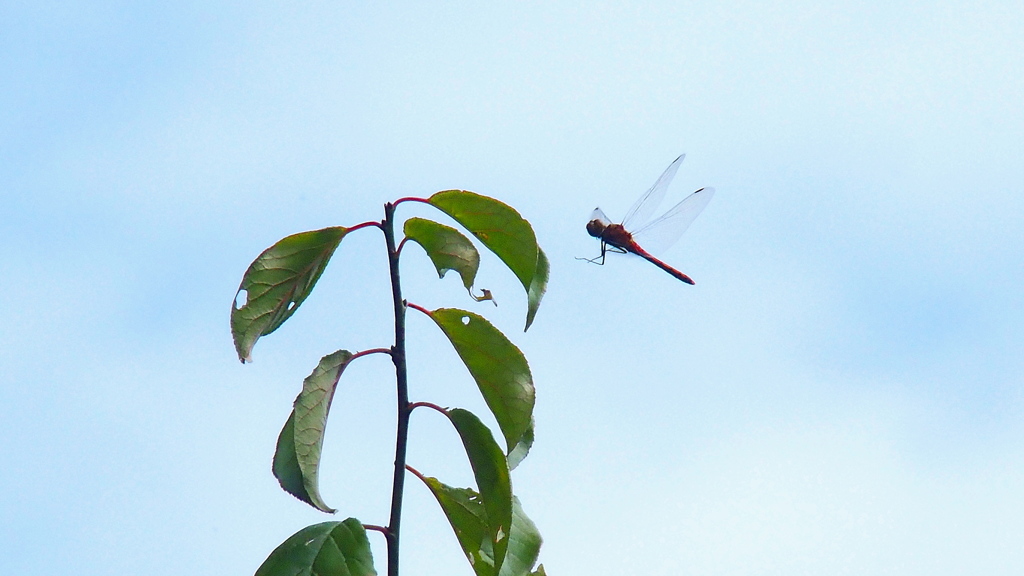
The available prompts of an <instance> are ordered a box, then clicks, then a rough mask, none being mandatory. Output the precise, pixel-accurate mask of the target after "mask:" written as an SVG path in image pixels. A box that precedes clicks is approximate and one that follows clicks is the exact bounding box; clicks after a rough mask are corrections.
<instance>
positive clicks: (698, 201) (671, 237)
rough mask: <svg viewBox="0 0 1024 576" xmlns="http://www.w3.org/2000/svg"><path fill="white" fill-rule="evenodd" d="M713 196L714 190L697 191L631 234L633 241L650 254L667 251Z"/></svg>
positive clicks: (703, 189) (702, 189)
mask: <svg viewBox="0 0 1024 576" xmlns="http://www.w3.org/2000/svg"><path fill="white" fill-rule="evenodd" d="M714 195H715V189H714V188H701V189H700V190H697V191H696V192H694V193H693V194H690V195H689V196H687V197H686V198H683V201H682V202H680V203H679V204H676V205H675V206H673V207H672V209H671V210H669V211H668V212H665V214H664V215H662V216H661V217H660V218H658V219H657V220H654V221H653V222H651V223H650V224H647V225H646V226H644V227H643V228H641V229H639V230H637V231H636V232H633V239H634V240H636V242H637V244H639V245H640V246H642V247H643V248H644V249H645V250H647V251H648V252H650V253H651V254H658V253H660V252H662V251H664V250H667V249H668V248H669V247H671V246H672V245H673V244H675V243H676V242H677V241H678V240H679V237H680V236H682V235H683V233H684V232H686V229H687V228H689V227H690V224H693V221H694V220H695V219H696V218H697V216H698V215H699V214H700V213H701V212H702V211H703V210H704V208H705V207H706V206H707V205H708V202H710V201H711V197H712V196H714Z"/></svg>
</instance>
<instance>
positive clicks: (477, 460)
mask: <svg viewBox="0 0 1024 576" xmlns="http://www.w3.org/2000/svg"><path fill="white" fill-rule="evenodd" d="M447 414H448V418H449V419H450V420H451V421H452V424H453V425H455V429H456V431H458V433H459V437H460V438H462V444H463V446H465V448H466V455H467V456H468V457H469V463H470V466H472V468H473V476H474V478H475V479H476V486H477V490H478V491H479V493H480V499H481V500H482V501H483V504H484V510H486V512H487V531H488V537H489V538H490V541H491V545H492V549H493V551H494V558H495V559H496V560H495V562H494V564H495V569H497V568H500V567H501V562H502V561H503V560H504V558H505V550H506V549H507V548H508V535H509V530H510V529H511V523H512V481H511V479H510V478H509V470H508V463H507V462H506V461H505V454H504V453H503V452H502V451H501V447H499V446H498V443H497V442H495V441H494V436H492V435H491V431H490V429H488V428H487V426H485V425H484V424H483V422H481V421H480V419H479V418H477V417H476V415H474V414H473V413H472V412H470V411H469V410H463V409H461V408H452V409H450V410H448V411H447Z"/></svg>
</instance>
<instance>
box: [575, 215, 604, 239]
mask: <svg viewBox="0 0 1024 576" xmlns="http://www.w3.org/2000/svg"><path fill="white" fill-rule="evenodd" d="M577 226H579V224H577ZM607 227H608V226H607V225H606V224H605V223H604V222H601V221H600V220H598V219H596V218H595V219H593V220H591V221H590V222H587V234H590V235H591V236H593V237H594V238H600V237H601V234H602V233H604V230H605V228H607Z"/></svg>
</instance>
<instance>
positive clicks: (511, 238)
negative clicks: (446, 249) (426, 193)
mask: <svg viewBox="0 0 1024 576" xmlns="http://www.w3.org/2000/svg"><path fill="white" fill-rule="evenodd" d="M427 202H428V203H430V204H432V205H433V206H435V207H436V208H437V209H439V210H441V211H442V212H444V213H445V214H447V215H449V216H451V217H452V218H453V219H454V220H455V221H456V222H458V223H459V224H461V225H463V226H465V228H466V229H467V230H469V231H470V233H472V234H473V236H476V238H477V239H479V240H480V242H482V243H483V245H484V246H486V247H487V248H488V249H489V250H490V251H491V252H494V253H495V254H496V255H497V256H498V258H500V259H501V261H502V262H504V263H505V265H506V266H508V267H509V269H510V270H512V273H513V274H515V275H516V277H517V278H519V281H520V282H521V283H522V284H523V289H524V290H526V292H527V296H528V298H529V310H528V312H527V318H528V321H527V327H529V325H530V324H531V323H532V322H533V317H534V316H535V315H536V313H537V308H538V307H539V306H540V300H541V298H542V297H543V296H544V287H545V285H546V284H547V265H546V258H545V265H544V266H543V269H544V279H543V281H540V282H535V280H534V278H535V277H536V276H537V275H538V273H539V271H540V269H541V265H540V264H539V263H538V259H539V258H541V256H540V247H539V246H538V245H537V236H536V234H534V232H533V227H532V226H530V223H529V222H527V221H526V220H525V219H524V218H523V217H522V216H520V215H519V212H516V210H515V209H514V208H512V207H511V206H509V205H508V204H505V203H504V202H499V201H498V200H495V199H494V198H489V197H487V196H482V195H480V194H476V193H474V192H469V191H467V190H445V191H443V192H438V193H437V194H434V195H433V196H431V197H430V198H428V199H427Z"/></svg>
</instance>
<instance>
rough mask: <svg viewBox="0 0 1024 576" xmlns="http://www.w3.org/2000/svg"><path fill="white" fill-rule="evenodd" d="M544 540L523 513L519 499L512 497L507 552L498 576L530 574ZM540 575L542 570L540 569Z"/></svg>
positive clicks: (523, 575)
mask: <svg viewBox="0 0 1024 576" xmlns="http://www.w3.org/2000/svg"><path fill="white" fill-rule="evenodd" d="M543 543H544V539H543V538H541V537H540V531H538V530H537V526H536V525H535V524H534V523H533V521H532V520H530V518H529V517H528V516H527V515H526V512H524V511H523V506H522V504H520V503H519V498H516V497H515V496H513V497H512V532H511V534H509V538H508V552H507V553H506V554H505V563H504V564H502V565H501V572H500V576H525V575H527V574H530V570H531V569H533V566H534V564H536V563H537V558H538V557H539V556H540V546H541V544H543ZM540 573H541V574H543V573H544V569H543V568H540Z"/></svg>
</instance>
